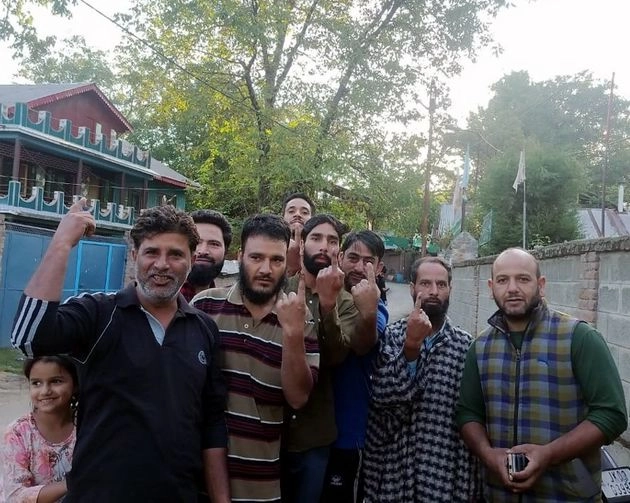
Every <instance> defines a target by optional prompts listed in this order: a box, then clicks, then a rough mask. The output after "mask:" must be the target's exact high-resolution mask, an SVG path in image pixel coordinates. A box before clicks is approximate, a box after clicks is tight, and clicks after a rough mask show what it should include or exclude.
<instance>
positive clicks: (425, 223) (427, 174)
mask: <svg viewBox="0 0 630 503" xmlns="http://www.w3.org/2000/svg"><path fill="white" fill-rule="evenodd" d="M434 114H435V90H434V85H433V82H431V87H430V88H429V146H428V148H427V160H426V162H425V168H424V200H423V201H422V203H423V204H422V227H421V229H420V234H421V236H422V251H421V256H422V257H424V256H426V254H427V234H428V233H429V211H431V204H430V203H431V201H430V198H431V165H432V163H433V120H434V117H433V116H434Z"/></svg>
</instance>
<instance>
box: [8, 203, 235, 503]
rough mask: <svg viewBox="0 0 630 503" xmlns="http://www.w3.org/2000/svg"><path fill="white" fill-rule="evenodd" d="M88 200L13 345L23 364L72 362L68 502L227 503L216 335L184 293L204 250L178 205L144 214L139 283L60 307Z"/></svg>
mask: <svg viewBox="0 0 630 503" xmlns="http://www.w3.org/2000/svg"><path fill="white" fill-rule="evenodd" d="M85 207H86V200H85V199H81V200H79V201H77V202H76V203H75V204H73V205H72V207H71V208H70V210H69V212H68V213H67V214H66V215H65V216H64V217H63V218H62V220H61V222H60V223H59V226H58V228H57V231H56V232H55V234H54V235H53V238H52V240H51V242H50V244H49V246H48V249H47V251H46V254H45V255H44V258H43V259H42V261H41V263H40V265H39V267H38V269H37V271H36V272H35V274H34V275H33V277H32V278H31V280H30V281H29V283H28V285H27V287H26V289H25V291H24V295H23V296H22V299H21V301H20V305H19V308H18V313H17V316H16V319H15V323H14V328H13V333H12V342H13V344H14V345H15V346H16V347H18V348H19V349H21V350H22V351H23V352H24V354H26V355H27V356H40V355H48V354H56V353H69V354H70V355H71V356H73V357H74V358H76V359H77V360H78V361H79V362H80V365H79V367H78V370H79V380H80V388H81V405H80V408H79V413H78V419H77V441H76V448H75V451H74V458H73V465H72V471H71V472H70V473H69V474H68V476H67V485H68V493H67V495H66V497H65V498H64V501H65V502H68V503H74V502H85V501H89V502H91V503H92V502H95V503H100V502H103V503H110V502H112V501H116V502H129V503H131V502H137V501H151V502H164V503H166V502H173V501H178V502H179V501H180V502H190V503H194V502H197V501H198V493H199V489H200V486H199V482H200V480H201V479H202V476H203V475H204V474H205V488H206V490H207V492H208V494H209V495H210V497H211V499H212V501H213V503H216V502H221V503H226V502H228V501H229V500H230V497H229V485H228V478H227V463H226V446H227V432H226V423H225V415H224V409H225V386H224V383H223V379H222V376H221V373H220V369H219V367H218V364H217V363H218V362H217V360H218V358H217V347H218V345H217V338H218V330H217V327H216V325H215V324H214V322H213V321H212V320H211V319H210V318H209V317H208V316H207V315H205V314H204V313H201V312H199V311H197V310H196V309H193V308H192V307H190V306H189V305H188V303H187V302H186V300H185V299H184V297H183V296H181V295H179V293H178V292H179V289H180V287H181V286H182V283H183V282H184V280H185V279H186V276H187V275H188V272H189V271H190V264H191V256H192V253H193V252H194V250H195V248H196V246H197V243H198V241H199V235H198V234H197V231H196V229H195V225H194V222H193V221H192V219H191V218H190V216H188V215H187V214H186V213H184V212H182V211H179V210H177V209H175V208H173V207H172V206H159V207H156V208H150V209H148V210H145V211H143V212H142V213H141V214H140V216H139V217H138V219H137V221H136V223H135V225H134V226H133V228H132V230H131V233H130V234H131V239H132V240H133V249H132V251H131V256H132V259H133V262H134V266H135V277H136V280H135V281H134V282H133V283H132V284H130V285H129V286H128V287H126V288H124V289H123V290H120V291H119V292H116V293H112V294H84V295H82V296H80V297H74V298H70V299H69V300H68V301H66V302H65V303H63V304H61V303H60V301H61V294H62V288H63V284H64V278H65V275H66V268H67V264H68V259H69V256H70V253H71V252H72V249H73V247H74V246H76V244H77V243H78V242H79V240H80V239H81V238H82V237H83V236H85V235H90V234H91V233H93V232H94V230H95V222H94V219H93V217H92V215H91V214H90V212H89V211H86V209H85Z"/></svg>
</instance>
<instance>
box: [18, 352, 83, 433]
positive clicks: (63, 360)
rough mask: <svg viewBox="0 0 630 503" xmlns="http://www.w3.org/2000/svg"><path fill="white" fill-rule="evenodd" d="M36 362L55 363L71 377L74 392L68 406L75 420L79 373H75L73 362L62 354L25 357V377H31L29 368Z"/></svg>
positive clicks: (75, 368)
mask: <svg viewBox="0 0 630 503" xmlns="http://www.w3.org/2000/svg"><path fill="white" fill-rule="evenodd" d="M38 362H42V363H56V364H57V365H59V366H60V367H61V368H63V369H65V370H66V371H67V372H68V374H70V377H72V383H73V384H74V388H75V390H76V391H75V392H74V393H73V394H72V398H71V399H70V408H71V409H72V416H73V419H74V420H75V422H76V415H77V406H78V404H79V375H78V374H77V367H76V366H75V364H74V362H73V361H72V360H71V359H70V358H69V357H67V356H63V355H50V356H37V357H35V358H27V359H26V360H24V376H25V377H26V378H27V379H30V377H31V370H33V365H35V364H36V363H38Z"/></svg>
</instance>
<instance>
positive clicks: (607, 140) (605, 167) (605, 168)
mask: <svg viewBox="0 0 630 503" xmlns="http://www.w3.org/2000/svg"><path fill="white" fill-rule="evenodd" d="M614 88H615V72H613V74H612V79H611V80H610V94H609V95H608V113H607V114H606V138H604V141H605V143H604V165H603V167H602V222H601V224H602V225H601V227H602V237H603V238H605V237H606V172H607V171H608V155H609V153H608V150H609V147H610V113H611V111H612V101H613V90H614Z"/></svg>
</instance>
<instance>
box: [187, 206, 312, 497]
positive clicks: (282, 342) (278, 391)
mask: <svg viewBox="0 0 630 503" xmlns="http://www.w3.org/2000/svg"><path fill="white" fill-rule="evenodd" d="M290 236H291V231H290V229H289V226H288V224H287V223H286V222H285V221H284V220H283V219H282V218H281V217H279V216H276V215H255V216H252V217H249V218H248V219H247V220H246V221H245V223H244V224H243V230H242V233H241V250H240V251H239V258H238V260H239V266H240V267H239V280H238V282H237V283H236V284H235V285H234V286H232V287H231V288H213V289H211V290H206V291H205V292H201V293H200V294H199V295H197V296H196V297H195V298H194V299H193V305H194V306H195V307H196V308H198V309H200V310H202V311H204V312H206V313H208V314H209V315H210V316H211V317H212V318H213V319H214V321H215V322H216V323H217V325H218V327H219V331H220V348H221V356H222V362H223V363H222V370H223V373H224V375H225V378H226V381H227V388H228V403H227V423H228V433H229V445H230V448H229V451H228V470H229V476H230V485H231V492H232V498H233V499H234V501H265V502H272V501H273V502H279V501H280V436H281V433H282V424H283V416H284V406H285V404H288V405H289V406H290V407H293V408H295V409H299V408H300V407H302V406H303V405H304V404H305V403H306V401H307V400H308V397H309V394H310V393H311V390H312V389H313V384H314V382H316V380H317V371H318V368H319V347H318V343H317V334H316V333H315V325H314V322H313V318H312V316H311V314H310V312H308V309H307V307H306V302H305V286H304V280H303V279H300V280H299V282H298V287H297V291H296V292H290V293H289V294H288V295H287V294H285V293H283V292H282V287H283V286H284V283H285V280H286V277H285V270H286V255H287V247H288V245H289V238H290Z"/></svg>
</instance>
